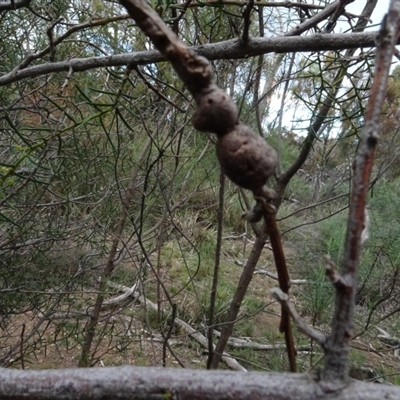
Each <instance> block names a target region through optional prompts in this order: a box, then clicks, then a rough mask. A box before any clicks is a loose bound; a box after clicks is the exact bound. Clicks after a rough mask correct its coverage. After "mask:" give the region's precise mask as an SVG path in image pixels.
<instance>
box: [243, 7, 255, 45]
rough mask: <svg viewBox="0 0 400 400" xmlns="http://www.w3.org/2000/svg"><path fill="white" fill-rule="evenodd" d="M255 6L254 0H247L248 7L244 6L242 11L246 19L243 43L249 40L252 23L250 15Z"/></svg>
mask: <svg viewBox="0 0 400 400" xmlns="http://www.w3.org/2000/svg"><path fill="white" fill-rule="evenodd" d="M253 7H254V0H247V4H246V7H245V8H244V10H243V13H242V15H243V20H244V27H243V35H242V41H243V43H247V41H248V40H249V29H250V23H251V20H250V16H251V11H252V10H253Z"/></svg>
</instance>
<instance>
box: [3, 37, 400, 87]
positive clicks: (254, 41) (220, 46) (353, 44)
mask: <svg viewBox="0 0 400 400" xmlns="http://www.w3.org/2000/svg"><path fill="white" fill-rule="evenodd" d="M377 35H378V32H368V33H350V34H315V35H309V36H290V37H273V38H249V40H248V42H246V45H244V44H243V42H242V41H241V40H240V39H230V40H225V41H222V42H218V43H210V44H204V45H201V46H194V47H191V48H192V49H193V50H195V51H196V52H197V53H198V54H199V55H201V56H203V57H206V58H208V59H209V60H223V59H234V58H248V57H254V56H258V55H260V54H268V53H273V52H276V53H291V52H301V51H303V52H307V51H323V50H342V49H355V48H364V47H375V39H376V37H377ZM397 43H398V44H400V40H398V41H397ZM161 61H166V57H165V56H163V55H162V54H161V53H159V52H158V51H156V50H151V51H139V52H136V53H130V54H116V55H114V56H107V57H92V58H73V59H70V60H65V61H60V62H53V63H46V64H41V65H35V66H32V67H28V68H23V69H18V68H16V69H14V70H13V71H11V72H9V73H8V74H4V75H3V76H1V77H0V86H4V85H7V84H9V83H12V82H17V81H20V80H23V79H27V78H34V77H37V76H41V75H47V74H50V73H56V72H69V71H73V72H82V71H87V70H90V69H95V68H105V67H118V66H125V65H132V66H134V65H145V64H152V63H158V62H161Z"/></svg>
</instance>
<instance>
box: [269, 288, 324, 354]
mask: <svg viewBox="0 0 400 400" xmlns="http://www.w3.org/2000/svg"><path fill="white" fill-rule="evenodd" d="M271 294H272V296H273V297H274V299H276V300H277V301H278V302H279V303H280V304H281V306H282V307H283V308H284V309H285V310H286V311H287V312H288V313H289V314H290V315H291V316H292V318H293V321H294V323H295V324H296V326H297V328H298V329H299V331H300V332H302V333H304V335H306V336H307V337H309V338H310V339H313V340H315V341H316V342H317V343H318V344H319V345H320V346H321V347H322V348H323V347H324V344H325V342H326V336H325V335H324V334H323V333H321V332H319V331H317V330H316V329H314V328H312V327H311V326H309V325H308V324H307V323H306V322H305V321H304V320H303V319H302V318H301V317H300V315H299V314H298V313H297V311H296V309H295V308H294V306H293V304H292V303H291V302H290V301H289V295H287V294H286V293H283V292H282V290H280V289H278V288H273V289H271Z"/></svg>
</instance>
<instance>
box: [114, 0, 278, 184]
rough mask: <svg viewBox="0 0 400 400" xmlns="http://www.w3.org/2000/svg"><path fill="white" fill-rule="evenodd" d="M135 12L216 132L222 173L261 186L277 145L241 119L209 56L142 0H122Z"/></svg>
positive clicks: (204, 123)
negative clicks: (181, 37)
mask: <svg viewBox="0 0 400 400" xmlns="http://www.w3.org/2000/svg"><path fill="white" fill-rule="evenodd" d="M120 3H121V4H122V5H123V6H125V7H126V9H127V10H128V12H129V14H130V15H131V17H132V18H133V19H134V20H135V21H136V23H137V24H138V26H139V27H140V28H141V29H142V31H143V32H144V33H145V34H146V35H147V36H148V37H149V38H150V39H151V40H152V42H153V43H154V45H155V46H156V48H157V49H158V50H159V51H161V52H162V53H163V54H164V55H165V56H166V57H167V59H168V60H169V61H170V62H171V64H172V65H173V67H174V68H175V70H176V72H177V73H178V75H179V77H180V78H181V79H182V81H183V82H184V83H185V85H186V86H187V87H188V89H189V91H190V92H191V93H192V95H193V97H194V99H195V100H196V103H197V109H196V111H195V113H194V115H193V125H194V127H195V128H196V129H198V130H200V131H208V132H212V133H215V134H217V135H218V136H219V137H218V142H217V157H218V160H219V162H220V164H221V167H222V170H223V172H224V174H225V175H226V176H227V177H228V178H229V179H230V180H231V181H232V182H234V183H236V184H237V185H239V186H240V187H242V188H245V189H249V190H252V191H253V192H254V191H256V192H257V191H260V190H261V189H262V187H263V186H264V185H265V184H266V182H267V180H268V178H269V177H270V176H271V175H273V173H274V171H275V167H276V165H277V162H278V157H277V154H276V151H275V150H274V149H273V148H272V147H271V146H270V145H269V144H268V143H267V142H266V141H265V140H264V139H263V138H261V137H260V136H257V135H256V134H255V133H254V132H253V131H252V130H251V129H250V128H249V127H247V126H245V125H241V124H239V123H238V110H237V107H236V105H235V103H234V102H233V101H232V99H231V98H230V97H229V96H228V94H226V93H225V92H224V91H223V90H222V89H220V88H219V87H218V86H217V85H216V84H215V83H214V81H213V73H212V69H211V66H210V64H209V62H208V61H207V59H205V58H204V57H201V56H199V55H198V54H196V53H195V52H194V51H193V50H192V49H190V48H189V47H187V46H185V45H184V44H183V43H182V42H180V40H179V39H178V37H177V36H176V34H175V33H174V32H172V31H171V30H170V29H169V28H168V27H167V26H166V25H165V23H164V21H163V20H162V19H161V18H160V17H159V15H158V14H157V13H156V12H155V11H154V10H153V9H152V8H151V7H150V6H149V5H148V4H147V3H146V2H145V1H144V0H121V1H120Z"/></svg>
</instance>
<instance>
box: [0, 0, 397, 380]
mask: <svg viewBox="0 0 400 400" xmlns="http://www.w3.org/2000/svg"><path fill="white" fill-rule="evenodd" d="M308 3H310V4H306V3H302V4H297V3H296V4H292V5H290V6H289V5H285V4H282V3H273V2H263V1H259V2H257V3H256V4H255V6H254V8H253V9H252V10H251V24H250V35H252V36H258V37H272V36H277V35H284V34H286V33H287V32H290V31H291V30H292V29H293V28H294V27H296V26H298V25H299V24H300V23H302V22H304V21H306V20H308V19H310V18H312V17H313V16H314V15H316V14H318V13H320V12H321V11H322V10H323V9H324V8H325V7H326V5H327V4H326V3H328V2H326V1H322V0H321V1H314V2H313V3H311V2H308ZM356 3H359V4H360V8H359V9H360V10H359V15H354V14H349V13H345V14H343V15H341V16H340V17H339V22H338V23H337V24H330V23H329V20H327V19H324V20H323V21H322V22H319V23H316V24H313V26H312V27H311V28H310V29H309V30H308V31H307V32H306V33H304V34H303V35H308V34H310V35H311V34H314V33H318V32H331V33H332V34H335V32H345V33H351V32H354V31H361V30H364V29H367V30H368V29H372V30H376V29H377V27H376V25H374V23H375V24H376V23H380V21H371V20H370V15H371V13H372V11H373V8H374V7H375V6H376V4H377V1H367V2H363V1H357V2H356ZM6 4H8V3H6ZM14 5H15V6H16V9H15V10H13V9H12V8H13V7H12V4H11V3H10V7H9V8H10V9H6V8H1V7H0V30H1V33H2V35H1V37H2V38H3V39H2V40H1V41H0V54H1V57H0V85H1V86H0V152H1V157H0V163H1V165H0V221H1V224H0V314H1V315H0V363H1V365H2V366H14V367H19V368H21V367H22V368H45V367H47V368H55V367H62V366H76V365H77V364H78V362H79V361H80V362H81V363H82V359H84V363H87V364H88V365H107V366H111V365H121V364H134V365H168V366H174V365H178V364H181V365H185V366H188V367H189V366H190V367H193V368H204V367H205V364H206V360H207V355H206V353H205V351H206V349H205V348H204V347H203V346H202V345H200V344H199V343H198V342H197V341H196V340H194V339H193V338H192V337H190V336H189V334H188V331H187V330H185V329H184V327H182V326H179V325H176V323H174V322H176V318H179V319H180V320H183V321H185V322H186V323H188V324H190V325H191V327H192V328H194V329H195V330H196V331H198V332H199V333H203V334H205V328H206V325H207V321H208V310H209V306H210V289H211V282H212V277H213V269H214V265H215V260H216V257H217V256H216V252H217V251H219V253H220V254H219V255H220V258H221V262H220V268H221V271H220V280H219V284H218V291H217V296H216V301H215V320H214V323H215V329H216V331H217V332H216V336H215V338H216V339H215V340H217V335H218V330H219V327H220V324H222V323H223V322H224V320H225V316H226V312H227V309H228V307H229V305H230V302H231V300H232V296H233V293H234V291H235V288H236V286H237V282H238V278H239V276H240V274H241V271H242V268H243V265H244V264H245V262H246V260H247V259H248V257H249V253H250V251H251V249H252V246H253V243H254V240H255V237H256V236H257V234H258V233H259V229H257V227H254V226H253V227H252V226H251V224H248V223H246V222H245V221H244V220H243V219H241V214H242V213H243V212H244V211H246V210H247V209H248V208H249V206H250V205H251V204H252V199H251V196H250V195H249V193H246V192H245V191H243V190H240V189H238V188H237V187H236V186H235V185H233V184H231V183H230V182H229V181H225V185H224V190H223V198H224V202H223V207H222V206H221V196H220V193H219V192H220V187H221V180H220V170H219V165H218V162H217V160H216V157H215V150H214V143H215V138H214V137H213V136H212V135H207V134H204V133H200V132H197V131H195V130H194V129H193V128H192V126H191V122H190V119H191V116H192V114H193V110H194V104H193V101H192V99H191V97H190V95H189V93H188V91H187V90H186V89H185V88H184V86H183V84H182V83H181V82H180V81H179V80H178V79H177V76H176V74H175V73H174V71H173V70H172V68H171V66H170V64H169V63H166V62H160V63H146V64H144V65H142V64H140V63H139V64H138V65H136V64H135V65H130V66H129V67H126V66H118V65H117V64H118V63H116V64H115V66H107V67H102V68H100V67H99V68H92V69H88V70H86V71H84V72H76V71H75V70H74V68H69V67H68V65H69V64H68V62H69V60H74V59H82V60H81V62H82V63H83V62H84V61H83V59H93V60H94V58H95V57H104V58H100V59H99V60H106V57H109V56H113V55H118V54H126V53H132V52H140V51H147V50H151V49H152V48H153V47H152V45H151V43H150V42H149V40H148V39H147V38H146V37H145V36H144V35H143V34H142V33H141V31H140V30H139V29H137V27H136V26H135V24H134V23H133V22H132V20H130V19H129V18H128V16H127V15H126V11H125V10H124V9H123V8H122V7H121V6H120V5H119V4H117V3H116V2H114V1H105V0H104V1H92V2H82V1H79V0H77V1H69V2H66V1H62V0H56V1H51V2H50V1H44V0H37V1H31V2H29V1H20V2H17V1H16V2H15V3H14ZM151 5H152V7H153V8H154V9H156V10H157V12H158V13H159V15H160V16H161V17H162V18H163V19H164V20H165V21H166V22H167V24H168V25H169V26H170V27H171V28H172V29H174V30H175V31H176V32H178V34H179V37H180V38H181V39H182V40H183V41H184V42H185V43H186V44H188V45H190V46H192V45H203V44H207V43H217V42H221V41H224V40H228V39H232V38H240V37H241V35H242V34H243V32H244V31H245V25H246V21H248V19H246V18H245V17H244V16H243V11H244V10H245V6H246V3H245V2H243V1H240V0H238V1H229V2H228V1H226V2H225V1H221V2H212V1H208V2H195V1H193V2H186V3H180V2H176V1H165V0H158V1H152V2H151ZM0 6H2V4H1V3H0ZM20 6H21V7H20ZM364 7H365V8H364ZM362 12H364V17H360V15H361V13H362ZM374 56H375V51H374V49H369V48H367V49H362V50H353V51H351V50H340V51H339V50H337V51H316V52H308V53H290V54H276V53H269V54H265V55H261V56H257V57H249V58H243V59H229V58H226V59H217V60H214V61H212V66H213V69H214V73H215V77H216V81H217V83H218V85H219V86H221V87H222V88H224V89H226V91H227V92H228V93H230V94H231V95H232V97H233V98H234V100H235V102H236V103H237V104H238V107H239V109H240V119H241V120H242V121H243V122H244V123H246V124H248V125H250V126H251V127H252V128H253V129H254V130H255V132H257V133H259V134H261V135H263V136H264V137H266V138H267V140H268V141H269V142H270V143H271V144H272V145H273V146H274V147H275V148H276V149H277V150H278V152H279V154H280V166H279V170H278V173H281V172H284V171H286V170H287V169H288V167H289V166H290V165H292V163H293V162H294V161H295V160H296V159H297V158H298V155H299V154H300V152H301V151H302V149H303V148H304V146H310V149H311V151H310V153H309V155H308V157H307V160H306V161H305V162H304V164H303V165H302V166H301V168H300V169H299V170H298V171H297V173H296V175H295V176H294V177H293V178H292V179H291V181H290V183H289V184H288V186H287V188H286V191H285V193H284V195H283V199H282V203H281V206H280V209H279V212H278V221H279V229H280V232H281V234H282V240H283V243H284V248H285V253H286V257H287V261H288V265H289V269H290V274H291V278H292V279H300V280H302V281H301V282H300V284H299V285H295V286H294V288H293V291H292V293H293V299H294V301H295V303H296V306H297V308H298V310H299V311H300V313H301V314H302V316H303V317H304V318H306V320H307V321H308V322H309V323H310V324H311V325H313V326H315V327H317V328H319V329H320V330H322V331H324V332H327V331H328V330H329V323H330V319H331V315H332V309H333V295H334V291H333V289H332V288H331V286H330V284H329V282H328V281H327V280H326V278H325V261H324V255H326V254H329V255H330V256H331V258H332V260H333V261H334V262H335V263H337V264H339V263H340V260H341V252H342V245H343V241H344V234H345V221H346V217H347V207H348V199H349V193H350V179H351V177H352V160H353V157H354V154H355V151H356V150H357V146H358V142H359V132H360V128H361V126H362V125H363V116H364V113H365V106H366V100H367V98H368V95H369V88H370V84H371V76H372V75H371V74H372V71H373V60H374ZM100 64H101V62H100V61H99V66H100ZM74 65H78V63H77V64H74ZM40 66H42V67H43V66H46V67H47V68H49V69H48V71H47V72H46V73H41V72H40ZM24 70H25V71H28V72H27V74H28V78H24V79H22V78H19V73H20V72H21V71H24ZM30 71H31V72H30ZM38 71H39V72H38ZM43 71H44V70H43ZM60 71H61V72H60ZM399 98H400V70H399V69H397V68H394V69H393V76H392V77H391V79H390V82H389V87H388V92H387V96H386V100H385V110H384V116H383V118H382V125H381V131H380V135H381V141H380V144H379V149H378V153H377V158H376V162H375V167H374V172H373V180H372V183H371V187H370V198H369V206H368V215H369V240H368V241H367V242H366V243H365V244H364V248H363V255H362V260H361V265H360V272H359V287H358V291H357V314H356V318H355V327H356V329H355V337H354V340H353V345H352V355H351V365H352V376H354V377H357V378H360V379H365V380H370V379H372V380H373V379H375V380H376V379H378V380H380V381H386V382H392V383H396V384H398V383H400V375H399V367H398V362H399V360H398V355H397V348H398V346H399V345H400V340H399V339H397V338H396V332H397V331H398V330H399V328H400V319H399V316H398V311H399V310H400V304H399V298H400V297H399V288H400V286H399V278H398V275H399V266H400V259H399V247H400V226H399V223H398V221H397V220H396V217H397V210H398V209H399V206H400V204H399V202H400V201H399V192H400V181H399V179H400V178H399V177H400V159H399V156H398V152H397V151H396V148H397V147H398V145H399V143H398V141H399V139H398V119H399ZM328 103H330V105H331V106H330V107H329V109H328V112H327V114H326V115H324V116H323V123H322V125H321V127H320V128H319V129H318V131H315V132H314V131H313V123H315V120H316V118H317V115H319V114H318V113H320V112H321V107H322V106H323V105H324V104H328ZM310 144H311V145H310ZM271 185H272V186H274V185H275V183H274V182H271ZM219 207H222V209H223V233H222V238H223V240H222V248H221V249H217V247H216V237H217V230H218V218H217V214H218V213H217V211H218V209H219ZM258 269H259V270H262V271H258V272H261V273H259V274H257V275H255V276H254V278H253V280H252V283H251V285H250V287H249V290H248V292H247V295H246V298H245V300H244V302H243V304H242V307H241V311H240V314H239V317H238V319H237V322H236V324H235V328H234V333H233V336H234V338H236V339H240V340H236V342H230V343H229V345H228V347H227V348H226V350H227V351H228V352H229V353H230V354H231V355H232V356H234V357H235V358H236V359H237V360H238V361H239V363H240V364H241V365H243V366H244V367H245V368H247V369H251V370H264V369H265V370H273V371H285V370H287V360H286V356H285V349H284V347H283V346H281V344H282V343H283V340H282V336H281V334H280V333H279V326H278V325H279V313H280V307H278V305H277V304H276V303H275V302H274V301H273V300H272V299H271V297H270V296H269V294H268V291H269V289H270V288H271V287H274V286H276V285H277V283H276V280H274V279H273V278H271V275H272V274H275V270H274V265H273V260H272V256H271V251H270V247H269V245H268V243H267V244H266V246H265V248H264V251H263V253H262V255H261V257H260V260H259V261H258ZM265 271H267V272H268V273H269V276H268V275H265ZM262 272H264V274H263V273H262ZM100 281H101V282H102V283H101V284H100V285H99V282H100ZM124 287H125V288H132V287H134V289H136V290H137V291H140V294H141V295H142V296H143V297H142V298H141V301H134V300H133V299H132V297H125V298H120V297H119V296H120V294H121V293H120V292H121V290H123V289H124ZM144 298H147V299H148V300H151V301H152V302H154V303H156V304H158V306H159V307H158V311H157V310H156V309H155V308H154V307H151V303H147V302H146V301H144ZM95 304H97V305H98V306H99V309H98V311H100V313H99V318H98V320H94V319H93V314H94V313H95V312H96V309H93V307H94V305H95ZM90 316H92V319H91V318H90ZM295 336H296V343H297V345H298V346H299V348H300V350H302V351H300V352H299V355H298V366H299V370H301V371H305V370H307V369H309V368H315V367H316V366H319V363H320V362H321V355H322V353H321V351H320V349H319V348H318V347H315V346H314V344H313V343H312V342H311V341H310V340H308V339H307V338H305V337H303V336H302V335H300V334H298V333H297V332H295ZM167 339H168V340H167ZM260 345H275V346H270V347H268V346H264V347H263V346H260ZM88 346H89V357H88V355H87V354H85V348H86V350H87V349H88ZM167 347H168V348H167ZM82 349H83V350H82Z"/></svg>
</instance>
